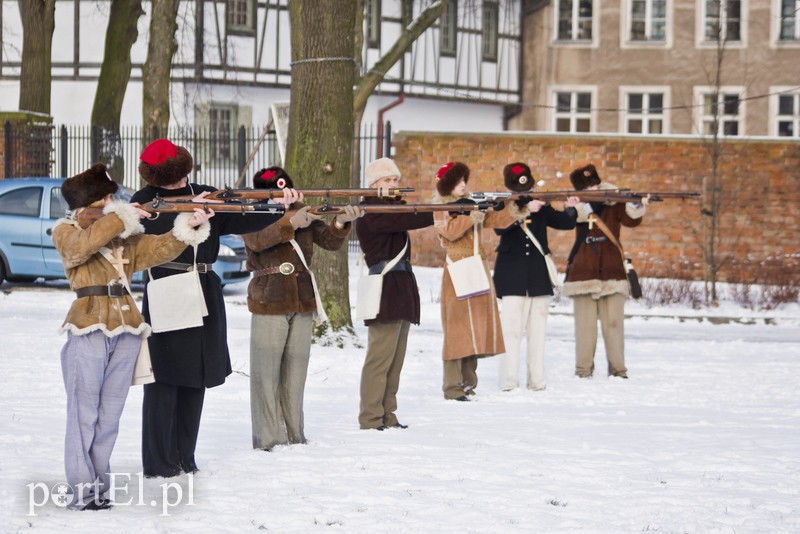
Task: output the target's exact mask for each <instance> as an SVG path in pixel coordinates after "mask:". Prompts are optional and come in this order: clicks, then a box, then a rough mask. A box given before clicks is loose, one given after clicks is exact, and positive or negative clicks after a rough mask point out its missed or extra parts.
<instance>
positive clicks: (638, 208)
mask: <svg viewBox="0 0 800 534" xmlns="http://www.w3.org/2000/svg"><path fill="white" fill-rule="evenodd" d="M645 211H647V206H645V205H644V204H633V203H631V202H628V203H627V204H625V213H627V214H628V217H630V218H631V219H641V218H642V217H644V212H645Z"/></svg>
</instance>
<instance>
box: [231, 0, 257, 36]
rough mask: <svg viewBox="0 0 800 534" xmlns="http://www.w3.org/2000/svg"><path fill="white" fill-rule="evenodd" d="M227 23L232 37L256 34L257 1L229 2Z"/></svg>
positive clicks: (236, 0) (238, 0)
mask: <svg viewBox="0 0 800 534" xmlns="http://www.w3.org/2000/svg"><path fill="white" fill-rule="evenodd" d="M225 6H226V11H225V22H226V24H227V27H228V33H229V34H231V35H252V36H254V35H255V34H256V2H255V0H227V1H226V3H225Z"/></svg>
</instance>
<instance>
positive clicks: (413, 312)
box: [356, 197, 433, 326]
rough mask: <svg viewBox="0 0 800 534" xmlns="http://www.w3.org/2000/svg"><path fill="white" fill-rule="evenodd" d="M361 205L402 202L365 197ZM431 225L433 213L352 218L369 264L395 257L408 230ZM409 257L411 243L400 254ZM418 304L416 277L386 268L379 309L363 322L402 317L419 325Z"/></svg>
mask: <svg viewBox="0 0 800 534" xmlns="http://www.w3.org/2000/svg"><path fill="white" fill-rule="evenodd" d="M362 204H366V205H369V204H405V201H403V200H399V199H386V198H377V197H366V198H365V199H364V201H363V202H362ZM432 225H433V213H430V212H428V213H367V214H366V215H364V216H363V217H361V218H360V219H358V220H357V221H356V235H357V236H358V241H359V244H360V245H361V250H362V251H363V252H364V260H365V261H366V263H367V266H369V267H371V266H373V265H375V264H376V263H378V262H380V261H384V260H391V259H392V258H394V257H395V256H397V255H398V254H399V253H400V251H401V250H402V249H403V245H405V243H406V241H408V237H409V236H408V230H417V229H419V228H426V227H428V226H432ZM404 258H405V259H407V260H408V259H410V258H411V243H410V242H409V245H408V249H407V250H406V252H405V255H404ZM419 316H420V305H419V289H418V288H417V279H416V278H415V277H414V273H413V272H409V271H390V272H388V273H386V274H385V275H384V277H383V292H382V293H381V308H380V312H379V313H378V316H377V317H376V318H375V319H372V320H369V321H364V324H365V325H367V326H369V325H371V324H372V323H375V322H377V323H384V322H390V321H398V320H405V321H409V322H411V323H413V324H419Z"/></svg>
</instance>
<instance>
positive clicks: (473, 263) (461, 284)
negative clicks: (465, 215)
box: [446, 223, 491, 300]
mask: <svg viewBox="0 0 800 534" xmlns="http://www.w3.org/2000/svg"><path fill="white" fill-rule="evenodd" d="M472 237H473V254H472V256H467V257H466V258H464V259H461V260H458V261H453V260H451V259H450V257H446V259H447V271H448V272H449V273H450V280H451V281H452V282H453V289H454V290H455V293H456V298H457V299H459V300H463V299H468V298H470V297H477V296H478V295H484V294H486V293H488V292H489V291H490V288H491V286H490V284H489V276H488V275H487V274H486V267H485V265H484V263H483V258H481V255H480V254H479V253H478V224H477V223H475V227H474V232H473V236H472Z"/></svg>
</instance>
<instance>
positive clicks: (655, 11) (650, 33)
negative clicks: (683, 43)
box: [630, 0, 667, 43]
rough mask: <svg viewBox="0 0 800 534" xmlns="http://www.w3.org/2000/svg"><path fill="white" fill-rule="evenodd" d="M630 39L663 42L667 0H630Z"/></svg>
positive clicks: (665, 30)
mask: <svg viewBox="0 0 800 534" xmlns="http://www.w3.org/2000/svg"><path fill="white" fill-rule="evenodd" d="M630 6H631V7H630V9H631V11H630V15H631V21H630V40H631V41H651V42H659V43H663V42H664V41H665V40H666V38H667V0H631V4H630Z"/></svg>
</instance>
